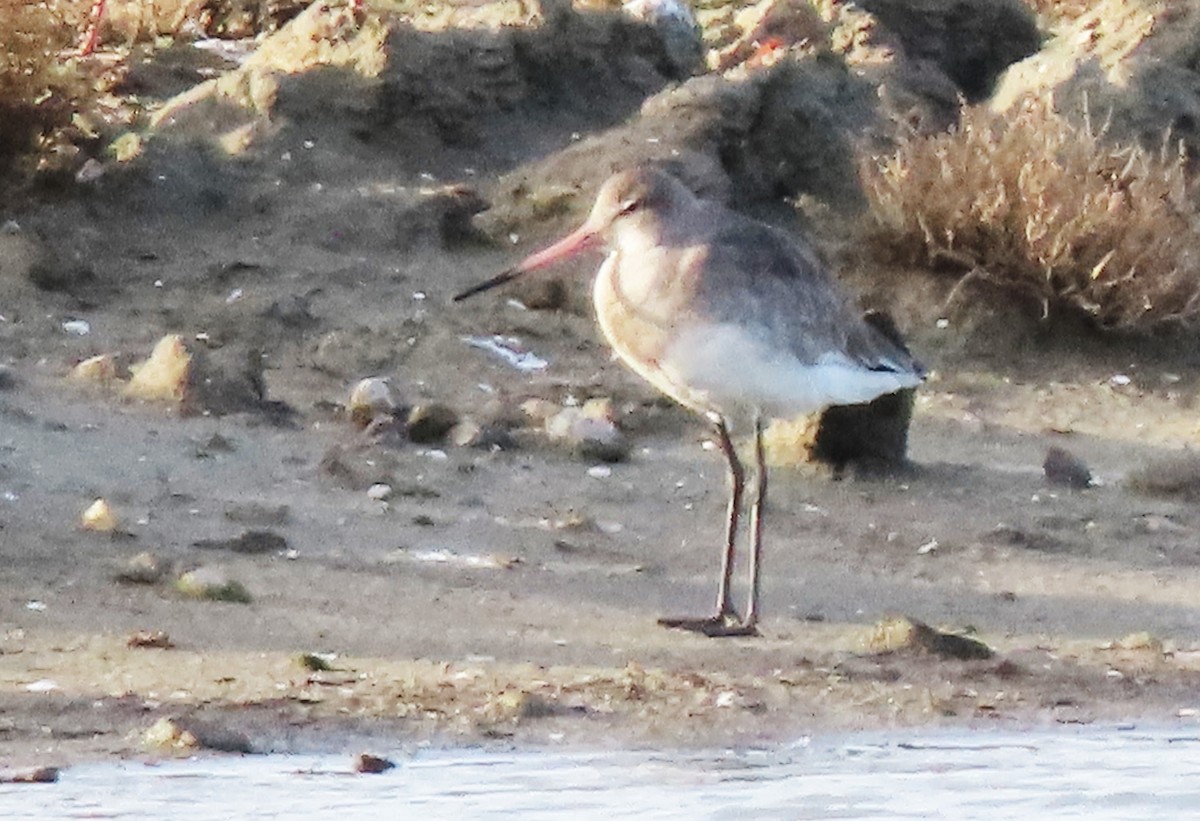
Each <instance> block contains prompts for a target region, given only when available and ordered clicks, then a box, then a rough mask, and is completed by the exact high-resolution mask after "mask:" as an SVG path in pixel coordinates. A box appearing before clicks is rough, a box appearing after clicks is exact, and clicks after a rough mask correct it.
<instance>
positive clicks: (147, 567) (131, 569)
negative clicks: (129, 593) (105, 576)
mask: <svg viewBox="0 0 1200 821" xmlns="http://www.w3.org/2000/svg"><path fill="white" fill-rule="evenodd" d="M164 575H166V569H165V568H164V567H163V563H162V562H161V561H160V560H159V558H158V557H157V556H155V555H154V554H153V553H149V552H142V553H139V554H137V555H136V556H133V557H131V558H130V559H129V561H127V562H125V566H124V567H122V568H121V569H120V570H118V571H117V573H116V580H117V581H119V582H124V583H126V584H157V583H158V582H159V581H161V580H162V578H163V576H164Z"/></svg>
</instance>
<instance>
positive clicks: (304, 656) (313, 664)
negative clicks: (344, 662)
mask: <svg viewBox="0 0 1200 821" xmlns="http://www.w3.org/2000/svg"><path fill="white" fill-rule="evenodd" d="M296 661H297V662H298V663H299V664H300V666H301V667H303V668H304V669H305V670H308V671H309V672H310V673H327V672H329V671H331V670H332V669H333V667H332V666H330V664H329V660H328V659H327V658H326V657H325V656H323V655H321V654H319V653H301V654H300V655H299V656H298V657H297V659H296Z"/></svg>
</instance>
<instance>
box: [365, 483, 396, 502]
mask: <svg viewBox="0 0 1200 821" xmlns="http://www.w3.org/2000/svg"><path fill="white" fill-rule="evenodd" d="M391 495H392V486H391V485H388V484H384V483H383V482H377V483H375V484H373V485H371V486H370V487H369V488H367V498H368V499H374V500H375V501H377V502H386V501H387V500H388V498H390V497H391Z"/></svg>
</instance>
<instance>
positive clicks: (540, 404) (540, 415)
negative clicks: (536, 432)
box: [521, 398, 562, 425]
mask: <svg viewBox="0 0 1200 821" xmlns="http://www.w3.org/2000/svg"><path fill="white" fill-rule="evenodd" d="M560 410H562V408H561V407H560V406H559V405H557V404H555V403H554V402H551V401H550V400H549V399H536V398H535V399H526V400H525V401H524V402H522V403H521V412H522V413H524V414H525V416H526V418H528V420H529V421H530V422H531V423H533V424H535V425H545V424H546V421H547V420H548V419H550V417H552V416H554V415H555V414H557V413H558V412H559V411H560Z"/></svg>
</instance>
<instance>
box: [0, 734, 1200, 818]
mask: <svg viewBox="0 0 1200 821" xmlns="http://www.w3.org/2000/svg"><path fill="white" fill-rule="evenodd" d="M394 760H395V761H396V762H397V764H399V766H398V767H397V768H396V769H394V770H392V771H390V772H388V773H385V774H382V775H361V776H360V775H353V774H350V756H349V755H338V756H328V755H323V756H317V755H287V756H284V755H273V756H249V757H235V758H206V759H198V760H188V761H171V762H166V763H161V764H156V765H147V764H143V763H140V762H122V763H116V764H113V763H103V764H89V765H80V766H76V767H72V768H70V769H67V770H65V771H64V772H63V774H62V776H61V777H60V780H59V782H58V783H57V784H52V785H41V786H38V785H20V786H8V785H4V786H0V818H5V819H25V818H39V819H45V818H56V819H57V818H105V819H133V818H137V819H151V818H153V819H179V821H186V819H205V821H209V820H210V819H224V818H228V819H244V818H288V819H300V818H305V819H309V818H321V819H339V820H340V821H349V820H350V819H360V818H361V819H369V818H393V817H411V818H420V819H442V818H444V819H456V820H457V819H463V818H471V819H474V818H484V819H500V818H504V819H509V818H516V819H551V818H554V819H558V818H564V817H567V816H569V817H570V818H572V819H577V818H596V819H601V818H602V819H606V821H607V820H608V819H615V818H637V819H639V820H642V819H660V818H671V819H676V818H685V819H725V818H754V819H770V818H789V819H804V818H837V819H847V818H887V819H904V818H947V819H1010V818H1011V819H1030V818H1088V819H1092V821H1096V820H1097V819H1108V818H1112V819H1118V818H1119V819H1136V818H1146V819H1151V818H1152V819H1163V818H1173V819H1174V818H1189V817H1191V818H1197V817H1200V733H1197V732H1196V731H1195V730H1193V729H1191V728H1187V729H1179V728H1157V729H1114V728H1107V729H1096V728H1076V729H1070V728H1064V729H1054V730H1033V731H1029V732H966V731H944V732H943V731H919V730H918V731H889V732H886V733H869V734H855V735H843V736H825V737H818V738H814V739H811V740H805V741H803V742H801V743H797V744H794V745H789V746H783V747H773V748H769V749H738V750H710V751H701V752H696V751H684V752H679V751H672V752H648V751H604V752H591V753H579V752H569V753H558V752H551V751H542V750H539V751H520V752H505V753H498V752H493V751H485V750H425V751H422V752H420V753H418V754H417V755H415V756H408V757H405V756H401V755H397V756H395V757H394Z"/></svg>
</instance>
